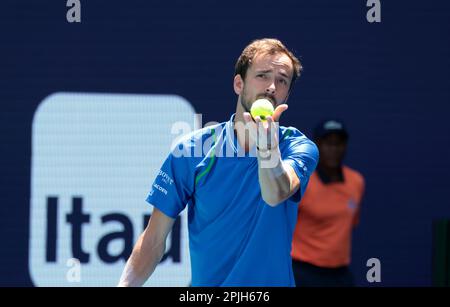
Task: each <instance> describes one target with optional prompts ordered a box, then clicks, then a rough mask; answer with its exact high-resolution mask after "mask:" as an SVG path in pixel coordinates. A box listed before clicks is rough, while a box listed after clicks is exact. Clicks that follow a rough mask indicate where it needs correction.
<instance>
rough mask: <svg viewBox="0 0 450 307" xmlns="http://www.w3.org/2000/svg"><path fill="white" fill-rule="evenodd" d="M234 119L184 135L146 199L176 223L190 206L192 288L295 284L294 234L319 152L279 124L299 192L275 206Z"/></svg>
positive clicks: (253, 153) (286, 158)
mask: <svg viewBox="0 0 450 307" xmlns="http://www.w3.org/2000/svg"><path fill="white" fill-rule="evenodd" d="M233 117H234V115H233V116H232V117H231V118H230V120H229V121H228V122H224V123H220V124H217V125H214V126H209V127H206V128H203V129H200V130H196V131H194V132H192V133H190V134H189V135H187V136H185V137H183V138H182V139H181V140H180V141H179V143H178V146H175V147H174V149H173V150H172V151H171V152H170V154H169V156H168V157H167V159H166V160H165V162H164V163H163V165H162V167H161V170H160V171H159V173H158V175H157V177H156V179H155V181H154V182H153V185H152V188H151V190H150V193H149V195H148V197H147V202H148V203H150V204H151V205H153V206H155V207H156V208H158V209H159V210H161V211H162V212H163V213H164V214H166V215H167V216H169V217H172V218H176V217H177V215H178V214H179V213H180V212H181V211H182V210H183V209H184V208H185V207H186V206H187V207H188V229H189V248H190V255H191V271H192V286H295V281H294V277H293V272H292V263H291V255H290V252H291V244H292V234H293V231H294V228H295V224H296V221H297V206H298V202H299V201H300V198H301V195H303V193H304V191H305V189H306V186H307V184H308V181H309V177H310V175H311V174H312V172H313V171H314V169H315V167H316V165H317V162H318V159H319V154H318V150H317V147H316V145H315V144H314V143H313V142H312V141H310V140H309V139H308V138H307V137H306V136H305V135H303V134H302V133H301V132H300V131H298V130H297V129H296V128H293V127H289V128H287V127H283V126H280V129H279V140H280V142H279V148H280V152H281V157H282V160H283V161H285V162H287V163H289V164H290V165H291V166H292V167H293V169H294V170H295V172H296V173H297V175H298V177H299V178H300V183H301V188H300V189H299V190H298V191H297V193H295V194H294V195H293V196H291V197H290V198H289V199H287V200H286V201H284V202H283V203H281V204H279V205H277V206H276V207H271V206H269V205H268V204H267V203H266V202H264V200H263V199H262V196H261V189H260V186H259V181H258V161H257V158H256V149H255V148H253V149H252V150H251V151H250V152H247V153H245V151H244V150H243V149H242V148H241V147H240V146H239V142H238V141H237V137H236V136H235V133H234V129H233Z"/></svg>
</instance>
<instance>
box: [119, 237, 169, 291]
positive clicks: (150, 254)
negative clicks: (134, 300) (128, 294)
mask: <svg viewBox="0 0 450 307" xmlns="http://www.w3.org/2000/svg"><path fill="white" fill-rule="evenodd" d="M148 235H149V234H148V233H145V232H144V233H143V234H142V235H141V236H140V237H139V240H138V242H137V243H136V245H135V247H134V249H133V252H132V253H131V256H130V258H129V259H128V261H127V264H126V265H125V268H124V270H123V272H122V276H121V277H120V281H119V284H118V286H119V287H140V286H142V285H143V284H144V283H145V282H146V280H147V279H148V278H149V277H150V275H151V274H152V273H153V271H154V270H155V268H156V266H157V265H158V263H159V262H160V261H161V258H162V256H163V254H164V250H165V241H164V242H163V243H153V242H152V239H151V238H148V237H147V236H148Z"/></svg>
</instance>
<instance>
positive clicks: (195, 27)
mask: <svg viewBox="0 0 450 307" xmlns="http://www.w3.org/2000/svg"><path fill="white" fill-rule="evenodd" d="M67 10H68V8H67V7H66V1H63V0H60V1H17V0H16V1H3V2H2V5H1V10H0V11H1V12H0V54H1V56H0V81H1V82H0V127H1V129H0V133H1V142H0V147H1V151H0V152H1V160H0V213H1V214H0V227H1V231H0V236H1V237H0V242H1V243H0V244H1V245H0V249H1V253H0V259H1V261H0V285H16V286H31V285H33V283H32V280H31V278H30V273H29V268H28V246H29V245H28V244H29V238H28V236H29V224H30V221H29V216H30V212H29V206H30V165H31V154H32V152H31V132H32V130H31V128H32V126H31V125H32V120H33V115H34V113H35V110H36V108H37V106H38V105H39V103H40V102H41V101H42V100H43V99H44V98H45V97H46V96H48V95H50V94H51V93H54V92H61V91H65V92H99V93H136V94H177V95H180V96H183V97H185V98H186V99H187V100H189V101H190V102H191V103H192V104H193V105H194V108H195V111H196V112H197V113H202V114H203V122H204V123H206V122H208V121H225V120H227V119H228V118H229V116H230V115H231V113H233V112H234V110H235V105H236V96H235V94H234V92H233V88H232V78H233V67H234V63H235V61H236V59H237V57H238V56H239V54H240V52H241V50H242V49H243V48H244V46H245V45H246V44H247V43H249V42H250V41H251V40H253V39H255V38H261V37H277V38H279V39H280V40H282V41H283V42H285V43H286V45H287V46H288V47H289V48H291V49H293V50H294V51H295V52H296V54H298V55H299V56H300V57H301V60H302V61H303V66H304V72H303V75H302V77H301V78H300V79H299V81H298V82H297V84H296V85H295V89H294V92H293V93H292V95H291V97H290V99H289V110H288V111H287V112H286V113H285V114H284V115H283V117H282V124H283V125H292V126H295V127H297V128H299V129H300V130H302V131H304V132H305V133H306V134H307V135H311V130H312V127H313V126H314V125H315V123H316V122H318V121H319V120H321V119H323V118H325V117H328V116H337V117H339V118H341V119H343V120H344V121H345V122H346V123H347V126H348V128H349V130H350V134H351V138H350V144H349V152H348V155H347V159H346V162H347V164H348V165H350V166H352V167H354V168H356V169H358V170H359V171H360V172H362V173H363V174H364V176H365V178H366V184H367V191H366V197H365V200H364V204H363V209H362V216H361V224H360V226H359V227H358V229H357V230H356V231H355V233H354V241H353V242H354V246H353V263H352V269H353V271H354V273H355V277H356V281H357V283H358V285H360V286H373V285H374V284H370V283H368V282H367V281H366V272H367V270H368V268H367V267H366V261H367V260H368V259H369V258H372V257H376V258H379V259H380V261H381V265H382V282H381V283H379V284H376V285H378V286H428V285H431V281H432V221H433V220H434V219H442V218H449V217H450V201H449V199H448V197H447V195H448V183H449V179H448V171H449V170H450V161H449V159H448V158H449V157H450V126H449V114H450V112H449V111H450V107H449V104H450V40H449V37H450V2H448V1H445V0H435V1H420V0H411V1H406V0H405V1H386V0H384V1H383V0H382V1H381V18H382V19H381V23H373V24H371V23H368V22H367V20H366V12H367V10H368V8H367V7H366V1H365V0H352V1H332V0H315V1H299V0H296V1H294V0H292V1H291V0H286V1H267V0H259V1H181V0H168V1H138V0H130V1H120V2H119V1H98V0H88V1H87V0H81V23H74V24H71V23H68V22H67V21H66V12H67ZM152 179H153V178H149V181H151V180H152Z"/></svg>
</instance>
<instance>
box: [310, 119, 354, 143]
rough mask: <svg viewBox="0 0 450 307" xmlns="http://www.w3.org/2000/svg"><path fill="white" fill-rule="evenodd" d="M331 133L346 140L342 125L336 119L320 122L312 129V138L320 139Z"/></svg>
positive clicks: (346, 133)
mask: <svg viewBox="0 0 450 307" xmlns="http://www.w3.org/2000/svg"><path fill="white" fill-rule="evenodd" d="M331 133H336V134H340V135H341V136H343V137H344V138H345V140H347V139H348V132H347V129H346V128H345V125H344V123H343V122H342V121H340V120H337V119H327V120H324V121H321V122H320V123H319V124H318V125H317V126H316V128H315V129H314V138H315V139H318V138H322V137H324V136H326V135H328V134H331Z"/></svg>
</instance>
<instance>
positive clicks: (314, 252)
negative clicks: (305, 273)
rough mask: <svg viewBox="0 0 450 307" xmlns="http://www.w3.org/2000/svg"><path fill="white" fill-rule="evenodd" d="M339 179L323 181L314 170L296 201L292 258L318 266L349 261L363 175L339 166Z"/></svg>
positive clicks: (348, 262) (340, 264)
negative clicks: (341, 180) (340, 174)
mask: <svg viewBox="0 0 450 307" xmlns="http://www.w3.org/2000/svg"><path fill="white" fill-rule="evenodd" d="M342 175H343V178H344V181H343V182H332V183H327V184H325V183H323V182H322V181H321V179H320V177H319V175H318V173H317V171H315V172H314V173H313V174H312V175H311V178H310V181H309V184H308V187H307V189H306V192H305V195H304V196H303V198H302V200H301V201H300V204H299V209H298V218H297V225H296V227H295V231H294V238H293V241H292V258H293V259H295V260H300V261H305V262H308V263H311V264H313V265H316V266H320V267H327V268H336V267H340V266H346V265H349V264H350V253H351V235H352V229H353V226H355V225H356V224H357V223H358V220H359V210H360V203H361V199H362V196H363V194H364V178H363V177H362V175H361V174H360V173H358V172H357V171H355V170H353V169H351V168H349V167H347V166H343V167H342Z"/></svg>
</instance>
